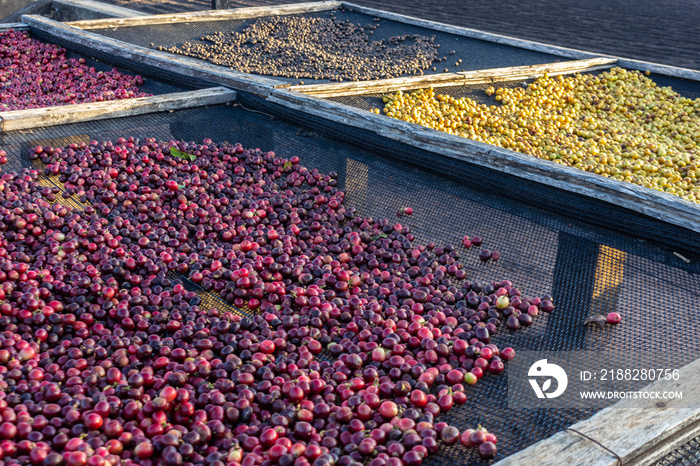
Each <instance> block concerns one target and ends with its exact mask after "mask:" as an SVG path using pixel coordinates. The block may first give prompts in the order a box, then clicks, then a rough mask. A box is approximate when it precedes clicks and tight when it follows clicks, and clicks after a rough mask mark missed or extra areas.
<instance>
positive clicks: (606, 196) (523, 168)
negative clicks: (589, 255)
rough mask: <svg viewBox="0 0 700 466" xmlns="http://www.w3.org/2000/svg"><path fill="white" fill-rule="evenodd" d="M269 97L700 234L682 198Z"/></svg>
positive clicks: (328, 105)
mask: <svg viewBox="0 0 700 466" xmlns="http://www.w3.org/2000/svg"><path fill="white" fill-rule="evenodd" d="M267 99H268V100H269V101H270V102H272V103H276V104H279V105H283V106H285V107H287V108H291V109H293V110H296V111H299V112H302V113H307V114H311V115H314V116H316V117H319V118H323V119H326V120H329V121H333V122H335V123H340V124H344V125H348V126H350V127H355V128H360V129H364V130H368V131H372V132H373V133H375V134H377V135H379V136H382V137H385V138H387V139H391V140H395V141H399V142H402V143H405V144H408V145H411V146H414V147H418V148H421V149H424V150H426V151H429V152H431V153H440V154H442V155H443V156H445V157H449V158H451V159H454V160H455V162H468V163H473V164H475V165H480V166H485V167H488V168H490V169H493V170H496V171H499V172H503V173H508V174H511V175H514V176H517V177H520V178H526V179H528V180H532V181H536V182H538V183H541V184H543V185H549V186H555V187H557V188H560V189H563V190H566V191H569V192H574V193H578V194H582V195H585V196H588V197H591V198H593V199H598V200H601V201H604V202H608V203H610V204H613V205H619V206H621V207H624V208H627V209H629V210H632V211H635V212H639V213H641V214H644V215H648V216H650V217H652V218H657V219H660V220H662V221H664V222H667V223H670V224H673V225H678V226H681V227H684V228H687V229H689V230H692V231H696V232H700V206H698V205H696V204H693V203H690V202H687V201H685V200H683V199H681V198H679V197H678V196H674V195H672V194H668V193H662V192H659V191H655V190H652V189H648V188H644V187H642V186H638V185H635V184H632V183H625V182H622V181H617V180H613V179H610V178H605V177H603V176H600V175H596V174H593V173H588V172H585V171H582V170H578V169H576V168H573V167H566V166H563V165H560V164H556V163H553V162H548V161H545V160H541V159H539V158H537V157H533V156H530V155H525V154H520V153H518V152H514V151H510V150H506V149H502V148H500V147H496V146H492V145H490V144H485V143H480V142H477V141H473V140H471V139H467V138H464V137H460V136H454V135H451V134H447V133H443V132H440V131H435V130H433V129H430V128H426V127H423V126H420V125H416V124H413V123H408V122H404V121H400V120H396V119H393V118H388V117H386V116H383V115H376V114H374V113H371V112H368V111H365V110H360V109H356V108H353V107H349V106H346V105H342V104H339V103H336V102H332V101H328V100H323V99H318V98H315V97H313V96H307V95H304V94H300V93H297V92H294V91H287V90H283V89H273V90H272V92H271V93H270V95H269V96H268V97H267Z"/></svg>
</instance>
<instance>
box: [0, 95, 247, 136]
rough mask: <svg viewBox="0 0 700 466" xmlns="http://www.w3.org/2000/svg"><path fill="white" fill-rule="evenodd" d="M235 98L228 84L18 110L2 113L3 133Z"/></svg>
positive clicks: (181, 107) (215, 102) (220, 102)
mask: <svg viewBox="0 0 700 466" xmlns="http://www.w3.org/2000/svg"><path fill="white" fill-rule="evenodd" d="M235 100H236V91H232V90H230V89H227V88H225V87H212V88H208V89H200V90H196V91H187V92H174V93H170V94H161V95H155V96H150V97H137V98H134V99H122V100H110V101H107V102H90V103H85V104H76V105H65V106H57V107H44V108H33V109H28V110H14V111H8V112H0V132H2V133H6V132H8V131H16V130H28V129H32V128H43V127H46V126H55V125H63V124H69V123H79V122H83V121H95V120H105V119H108V118H120V117H127V116H134V115H143V114H146V113H156V112H166V111H170V110H178V109H183V108H193V107H203V106H206V105H216V104H224V103H229V102H233V101H235Z"/></svg>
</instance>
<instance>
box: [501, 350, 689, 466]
mask: <svg viewBox="0 0 700 466" xmlns="http://www.w3.org/2000/svg"><path fill="white" fill-rule="evenodd" d="M679 372H680V377H679V379H678V380H659V381H656V382H654V383H652V384H650V385H648V386H647V387H645V388H644V389H642V391H646V392H652V391H656V392H668V391H673V392H682V394H683V397H682V398H674V399H665V400H663V402H661V403H660V402H659V401H660V400H659V399H644V398H642V399H624V400H621V401H619V402H617V403H615V404H614V405H613V406H611V407H609V408H605V409H603V410H602V411H600V412H598V413H597V414H595V415H594V416H592V417H591V418H589V419H586V420H585V421H581V422H578V423H576V424H574V425H573V426H571V428H572V429H574V430H576V431H578V432H580V433H582V434H584V435H585V436H587V437H590V438H591V439H593V440H595V441H596V442H599V443H600V444H601V445H604V446H605V447H606V448H608V449H609V450H611V451H613V452H615V453H616V454H617V455H618V456H619V457H620V459H621V460H622V464H624V465H636V464H638V465H646V464H652V463H654V462H655V461H657V460H658V459H660V458H662V457H663V456H665V455H667V454H668V453H670V452H671V451H673V450H674V449H675V448H677V447H679V446H681V445H683V444H684V443H686V442H687V441H688V440H690V439H692V438H694V437H696V436H697V435H698V434H699V433H700V391H699V390H697V386H698V384H699V383H700V360H696V361H695V362H692V363H690V364H688V365H687V366H684V367H682V368H681V369H680V371H679ZM522 464H537V465H539V466H548V465H551V466H559V465H562V464H575V465H586V466H615V465H617V464H619V462H618V459H617V457H615V456H614V455H613V454H611V453H610V452H608V451H606V450H605V449H603V448H602V447H601V446H600V445H597V444H596V443H595V442H592V441H591V440H588V439H587V438H585V437H583V436H581V435H579V434H577V433H575V432H572V431H570V430H567V431H562V432H559V433H557V434H555V435H554V436H552V437H550V438H548V439H545V440H542V441H540V442H538V443H536V444H535V445H532V446H530V447H529V448H526V449H524V450H522V451H520V452H518V453H516V454H514V455H511V456H509V457H507V458H505V459H504V460H502V461H499V462H498V463H496V465H497V466H519V465H522Z"/></svg>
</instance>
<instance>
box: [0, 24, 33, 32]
mask: <svg viewBox="0 0 700 466" xmlns="http://www.w3.org/2000/svg"><path fill="white" fill-rule="evenodd" d="M10 29H14V30H15V31H26V30H27V29H29V26H27V25H26V24H24V23H0V32H6V31H9V30H10Z"/></svg>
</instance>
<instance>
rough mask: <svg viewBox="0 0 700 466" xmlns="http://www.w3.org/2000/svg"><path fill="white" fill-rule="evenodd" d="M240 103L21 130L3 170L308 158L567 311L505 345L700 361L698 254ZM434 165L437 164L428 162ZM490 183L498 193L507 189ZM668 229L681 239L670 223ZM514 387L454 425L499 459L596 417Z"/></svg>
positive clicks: (484, 388) (470, 265) (352, 198)
mask: <svg viewBox="0 0 700 466" xmlns="http://www.w3.org/2000/svg"><path fill="white" fill-rule="evenodd" d="M242 97H243V101H244V102H243V105H244V106H245V108H243V107H242V106H233V105H221V106H212V107H205V108H198V109H189V110H181V111H177V112H171V113H163V114H155V115H144V116H136V117H129V118H121V119H112V120H103V121H98V122H90V123H79V124H72V125H64V126H57V127H51V128H43V129H37V130H34V131H32V132H12V133H9V134H6V135H3V136H2V137H1V138H0V148H2V149H4V150H6V151H7V152H8V154H9V155H10V159H11V160H10V163H9V165H6V166H5V167H3V169H5V170H7V169H16V168H19V167H22V166H30V163H29V160H28V159H27V157H26V154H27V150H28V149H29V148H31V147H32V146H34V145H37V144H41V145H53V146H59V145H66V144H69V143H71V142H80V141H89V140H92V139H116V138H119V137H129V136H135V137H155V138H158V139H162V140H170V139H174V138H177V139H186V140H198V141H201V140H202V139H203V138H205V137H209V138H212V139H214V140H218V141H229V142H241V143H242V144H243V145H244V146H247V147H259V148H261V149H264V150H273V151H275V152H276V153H278V154H280V155H282V156H283V157H290V156H292V155H298V156H300V157H301V159H302V164H303V165H305V166H307V167H317V168H319V169H320V170H322V171H324V172H328V171H331V170H334V171H336V172H338V173H339V184H340V186H341V187H343V188H344V189H345V190H346V191H347V197H346V199H347V204H349V205H351V206H354V207H356V208H357V209H358V210H359V212H361V213H362V214H365V215H370V216H373V217H374V218H379V217H388V218H392V219H393V218H395V217H394V214H395V212H396V210H397V209H398V208H399V207H401V206H411V207H413V209H414V214H413V215H412V216H410V217H402V218H400V219H398V221H400V222H401V223H404V224H407V225H409V226H410V227H411V228H412V230H413V231H414V232H415V233H416V235H417V239H416V242H418V243H421V244H425V243H427V242H428V241H434V242H436V243H438V244H444V243H448V242H449V243H452V244H454V245H460V244H461V241H460V240H461V238H462V237H463V236H464V235H470V236H473V235H480V236H482V237H483V238H484V244H483V247H487V248H489V249H497V250H500V251H501V252H502V254H503V255H502V258H501V260H500V261H499V262H496V263H482V262H481V261H479V260H478V259H477V257H476V255H477V252H478V250H479V248H474V247H473V248H472V249H470V250H464V249H463V248H462V247H461V246H458V248H457V250H458V251H459V252H460V254H462V262H463V263H464V264H465V266H466V268H467V270H468V279H469V280H470V281H474V280H477V279H478V280H480V281H481V282H483V283H486V282H491V281H493V280H502V279H509V280H512V281H513V282H514V283H515V284H516V285H517V286H519V287H521V289H523V290H524V293H525V294H528V295H541V294H545V293H549V294H552V295H553V297H554V300H555V304H556V306H557V308H556V310H555V311H554V312H553V313H551V314H550V315H548V316H542V317H540V318H538V319H536V320H535V324H533V325H532V326H531V327H529V328H527V329H524V330H520V331H518V332H515V333H512V334H511V332H509V331H508V330H506V329H501V330H500V331H499V333H498V334H497V335H496V338H495V343H496V344H498V345H499V346H512V347H514V348H515V349H516V350H524V349H529V350H576V349H597V350H604V351H610V352H612V353H614V352H615V351H619V350H623V349H624V350H638V351H640V353H642V352H644V350H654V351H648V352H647V353H648V354H650V355H653V353H654V352H657V351H663V350H670V351H673V352H674V354H676V355H678V357H679V358H680V359H679V361H678V363H679V364H682V363H687V362H690V361H688V360H684V358H685V359H688V358H689V357H690V356H689V355H690V354H691V352H692V351H693V350H696V349H697V341H698V338H700V315H699V314H698V313H694V312H690V311H689V308H688V306H686V305H679V303H685V304H692V303H694V302H697V301H698V298H699V297H700V254H698V251H700V249H698V248H696V249H694V251H695V252H692V251H684V252H683V254H684V255H685V256H686V257H687V258H688V259H690V260H691V262H690V263H685V262H684V261H682V260H681V259H679V258H678V257H677V256H675V255H674V254H673V252H674V251H676V250H677V249H674V248H670V247H667V246H665V245H663V244H661V243H657V242H653V241H649V240H648V238H647V237H645V236H640V235H637V236H635V235H630V234H629V233H628V234H623V233H620V232H617V231H614V230H611V229H610V228H607V227H603V226H597V225H595V224H592V223H590V222H587V221H584V220H582V219H575V218H572V217H570V216H568V215H563V214H561V213H556V212H552V211H549V210H545V209H542V208H539V207H536V206H531V205H527V204H524V203H522V202H518V201H515V200H513V198H512V197H509V196H502V195H498V194H497V193H495V192H492V191H493V190H492V191H488V190H485V189H483V188H482V186H481V185H479V184H477V183H473V182H472V180H471V178H469V177H462V176H461V173H462V172H460V171H459V169H458V167H453V172H454V171H457V172H458V173H457V174H458V175H460V176H458V177H457V179H450V178H448V177H447V176H441V175H438V174H435V173H433V172H431V171H428V170H426V169H425V168H418V167H416V166H415V165H414V164H409V163H406V162H405V161H398V160H397V159H396V158H389V157H385V156H383V155H382V154H381V153H380V152H378V151H375V150H369V149H375V147H373V146H371V145H370V144H373V141H371V140H369V139H365V140H364V148H362V147H357V146H352V145H349V144H346V143H341V142H337V141H335V140H332V139H329V138H326V137H323V136H321V135H319V134H317V133H311V132H309V131H307V130H305V129H303V128H301V127H299V126H296V125H294V124H291V123H287V122H284V121H280V120H278V119H276V118H272V117H270V116H269V115H266V114H265V113H267V112H270V111H271V109H265V108H261V107H260V106H255V103H256V98H253V97H251V96H247V95H245V94H244V95H242ZM246 108H247V109H248V110H246ZM261 112H262V113H261ZM346 131H347V129H346ZM360 136H361V135H358V137H360ZM394 150H395V151H399V153H400V155H402V156H404V157H407V156H408V155H409V154H408V153H405V152H403V148H402V147H397V146H394ZM426 157H427V156H426ZM436 159H437V157H435V156H434V155H433V156H432V158H431V159H426V160H436ZM415 162H418V161H415ZM421 163H422V162H421ZM427 163H429V162H425V163H424V165H425V164H427ZM433 163H434V162H433ZM426 166H427V165H426ZM435 168H438V166H436V165H434V166H433V169H435ZM492 180H493V183H494V184H498V185H500V184H501V182H502V181H501V180H498V179H495V178H492ZM500 191H503V189H500ZM520 197H521V198H524V197H526V196H522V195H521V196H520ZM566 200H571V199H570V198H566ZM572 202H573V201H572ZM575 202H578V203H585V202H587V201H586V200H585V199H575ZM589 207H591V208H595V206H589ZM625 221H629V222H631V223H632V224H637V225H640V226H641V225H645V226H646V225H648V223H647V222H649V221H650V220H649V219H645V218H643V217H640V216H636V215H632V214H627V218H626V219H625ZM659 228H661V227H659ZM667 234H668V235H669V236H671V235H674V234H675V232H674V231H673V229H671V228H670V227H669V229H668V230H667ZM686 236H687V237H688V238H690V240H692V241H695V244H697V243H698V242H699V241H698V236H699V235H696V234H695V235H691V234H690V233H687V234H686ZM188 286H192V287H195V285H194V284H189V285H188ZM195 288H196V287H195ZM195 288H192V289H195ZM200 291H201V290H200ZM200 297H201V299H202V302H203V305H204V306H205V307H206V306H215V307H219V308H223V307H225V306H226V305H225V304H224V302H223V301H222V300H220V299H218V297H217V296H216V295H213V294H211V293H200ZM610 310H618V311H620V312H621V313H622V315H623V324H621V325H619V326H617V327H606V328H605V329H598V328H593V327H592V326H583V325H582V321H583V320H584V318H585V317H586V316H588V315H591V314H599V313H602V312H606V311H610ZM236 312H239V313H243V314H246V313H250V312H251V311H250V310H246V309H243V310H240V311H236ZM506 385H507V376H506V374H502V375H501V376H487V377H486V379H485V380H483V381H481V382H480V383H478V384H476V385H474V386H472V387H469V390H468V393H467V394H468V398H469V401H468V402H467V404H465V405H463V406H461V407H455V408H453V410H451V411H450V412H449V413H448V414H447V415H445V416H444V419H448V420H450V421H451V422H453V423H454V424H455V425H456V426H458V427H460V428H461V429H464V428H467V427H474V426H476V425H478V424H481V425H483V426H485V427H487V428H488V429H489V430H491V431H493V432H495V433H497V435H498V438H499V449H500V451H499V456H498V459H502V458H503V457H505V456H507V455H510V454H512V453H515V452H517V451H519V450H521V449H523V448H525V447H527V446H529V445H532V444H533V443H535V442H537V441H539V440H542V439H544V438H546V437H549V436H551V435H553V434H554V433H556V432H558V431H561V430H562V429H565V428H566V427H568V426H570V425H572V424H574V423H575V422H577V421H580V420H582V419H585V418H587V417H589V416H591V415H592V414H594V411H593V410H574V409H570V410H552V409H548V410H528V409H514V408H512V407H508V406H507V405H506V390H507V388H506ZM448 462H450V463H454V464H472V463H478V458H477V457H476V455H475V454H474V453H472V452H467V451H466V450H464V449H463V448H462V447H457V446H453V447H449V448H442V447H441V451H440V454H439V455H437V456H435V457H434V458H433V459H431V460H430V463H429V464H447V463H448Z"/></svg>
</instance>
